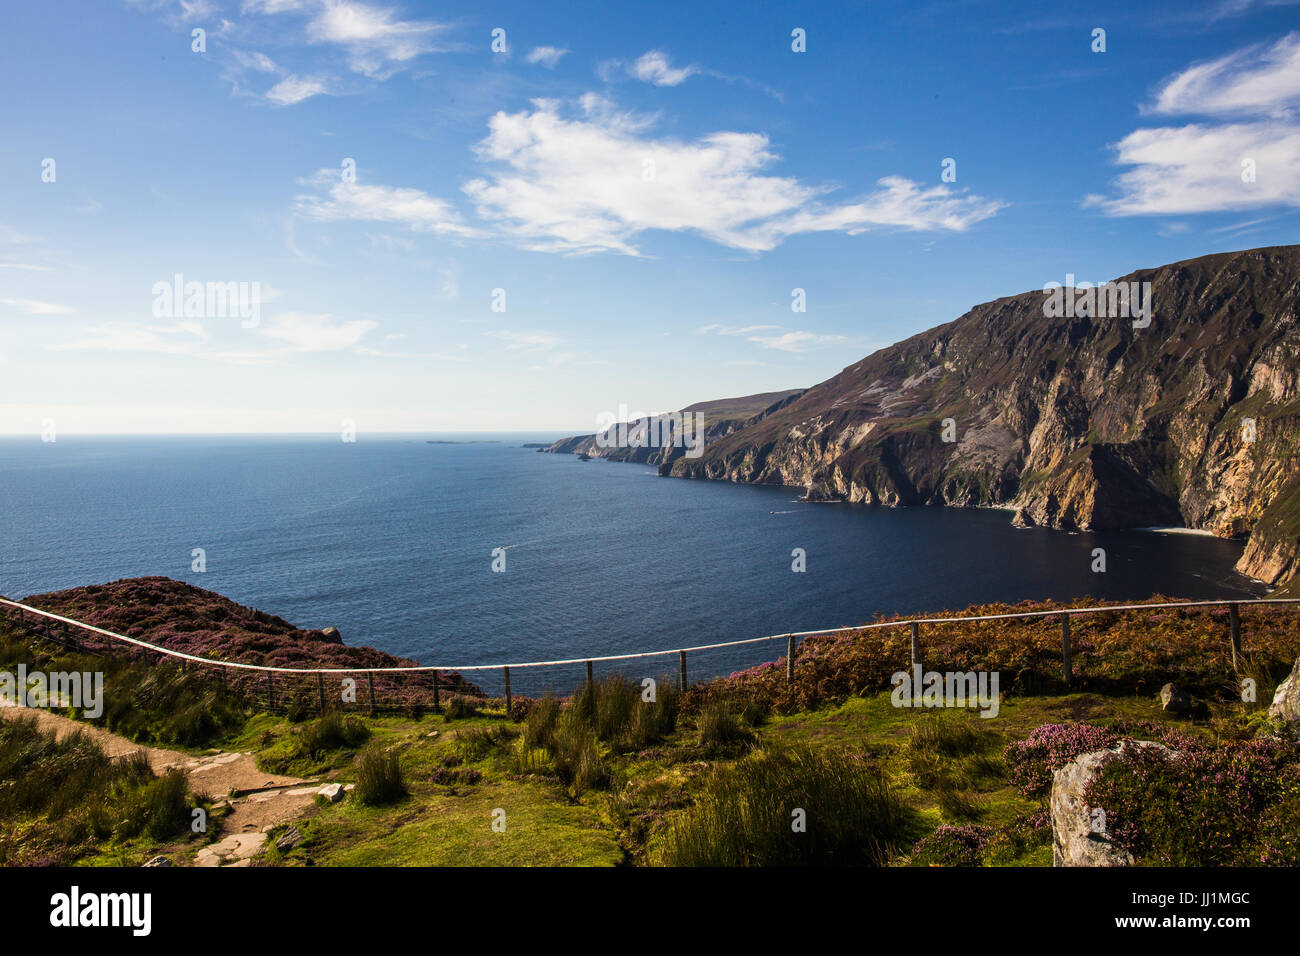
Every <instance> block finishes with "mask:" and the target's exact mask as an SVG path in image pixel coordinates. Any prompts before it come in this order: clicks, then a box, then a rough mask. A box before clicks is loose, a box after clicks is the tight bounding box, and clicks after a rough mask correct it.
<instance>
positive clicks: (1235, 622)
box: [1228, 602, 1241, 671]
mask: <svg viewBox="0 0 1300 956" xmlns="http://www.w3.org/2000/svg"><path fill="white" fill-rule="evenodd" d="M1228 631H1229V635H1230V637H1231V638H1232V669H1233V670H1234V671H1236V670H1237V669H1238V667H1239V666H1240V663H1241V611H1240V610H1239V609H1238V607H1237V605H1236V603H1235V602H1234V603H1232V604H1229V605H1228Z"/></svg>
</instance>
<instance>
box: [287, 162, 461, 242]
mask: <svg viewBox="0 0 1300 956" xmlns="http://www.w3.org/2000/svg"><path fill="white" fill-rule="evenodd" d="M311 182H312V183H313V184H314V185H317V186H320V187H324V188H325V189H326V195H325V196H310V195H304V196H299V197H297V204H298V210H299V212H301V213H302V214H303V215H305V216H307V217H308V218H311V219H316V220H319V221H322V222H339V221H345V220H353V221H363V222H391V223H397V224H400V225H404V226H406V227H407V228H410V229H413V230H415V231H417V232H433V233H437V234H439V235H450V236H462V237H468V236H473V235H476V234H477V230H475V229H473V228H471V227H470V226H467V225H465V224H464V223H463V222H462V221H461V218H460V214H459V213H457V212H456V210H455V209H453V208H452V206H451V204H450V203H448V202H447V201H446V200H444V199H439V198H437V197H436V196H430V195H429V194H428V193H426V192H424V191H423V190H421V189H413V188H406V187H398V186H382V185H367V184H362V183H355V182H354V183H346V182H343V180H342V177H341V176H340V174H339V171H338V170H337V169H333V170H330V169H324V170H321V171H320V172H319V173H317V174H316V176H315V177H314V178H313V179H312V180H311Z"/></svg>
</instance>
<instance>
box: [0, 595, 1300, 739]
mask: <svg viewBox="0 0 1300 956" xmlns="http://www.w3.org/2000/svg"><path fill="white" fill-rule="evenodd" d="M1279 604H1280V605H1294V604H1300V598H1250V599H1239V600H1210V601H1171V602H1163V603H1159V604H1112V605H1102V606H1099V607H1084V608H1055V609H1052V610H1043V611H1020V612H1013V613H1007V614H983V615H965V616H960V615H954V616H948V617H919V618H907V619H903V620H896V621H878V622H875V623H871V624H859V625H852V626H850V625H846V626H843V627H832V628H822V629H819V630H811V631H791V632H786V633H782V634H768V635H764V636H763V637H750V638H744V639H741V640H735V641H722V642H718V643H714V644H696V645H692V646H689V647H679V648H670V649H665V650H658V651H638V652H635V653H629V654H604V655H593V656H590V657H572V658H565V659H562V660H547V661H524V662H515V663H510V664H464V665H448V664H417V665H409V666H400V667H277V666H273V665H266V664H248V663H244V662H241V661H223V660H217V659H214V658H210V657H203V656H200V655H196V654H188V653H185V652H183V651H177V650H173V649H171V648H167V647H162V646H160V645H157V644H151V643H149V642H148V641H143V640H140V639H139V638H134V637H129V636H127V635H125V634H118V633H116V632H114V631H109V630H106V629H104V628H101V627H96V626H94V625H91V624H86V623H84V622H82V621H77V620H74V619H72V618H68V617H63V616H61V615H58V614H54V613H52V612H50V611H43V610H41V609H40V608H35V607H31V606H29V605H26V604H22V603H19V602H18V601H11V600H8V599H6V598H0V615H3V616H4V617H5V618H7V619H9V620H10V621H14V620H16V621H17V623H18V625H19V627H20V628H21V629H23V630H25V631H28V632H30V633H33V634H35V635H36V636H38V637H41V638H44V639H46V640H50V641H53V642H55V643H58V644H61V645H63V646H65V647H68V648H70V649H74V650H78V651H83V652H87V653H92V654H94V653H104V651H105V649H106V648H101V647H96V646H95V645H93V644H91V643H87V641H86V640H85V639H84V638H83V637H81V636H79V635H82V634H89V635H95V636H97V637H101V638H107V639H108V642H109V644H108V645H107V646H108V647H111V645H112V643H113V642H118V643H121V644H126V645H128V646H131V647H133V648H136V649H138V650H140V651H144V652H147V653H149V654H156V655H159V656H160V657H162V658H164V659H171V660H174V661H176V662H178V663H179V664H180V666H181V668H182V670H185V669H186V668H187V666H188V665H191V664H192V665H195V666H197V667H201V668H212V669H214V671H215V674H216V677H217V679H218V680H219V681H220V684H221V687H222V688H223V689H231V685H232V684H234V685H236V686H238V687H240V688H241V689H243V690H245V691H246V692H251V693H253V694H255V695H256V696H257V697H261V696H262V693H264V694H265V700H266V707H267V709H268V710H271V711H277V710H284V709H285V706H286V704H287V702H288V700H289V699H290V698H291V697H292V696H295V695H296V696H298V697H301V696H302V688H303V686H304V683H305V684H306V686H308V687H309V688H310V689H311V690H314V691H315V692H316V693H315V695H314V696H316V697H318V700H319V707H320V710H321V712H322V713H323V712H324V711H325V710H326V709H327V695H326V692H325V678H326V676H327V675H329V676H331V677H347V676H348V675H357V676H358V677H363V678H364V679H365V688H366V691H367V706H368V708H369V710H370V712H371V713H372V714H373V713H376V712H377V710H378V709H379V705H378V701H379V699H380V698H384V699H385V700H387V701H393V702H399V703H404V704H406V705H410V704H411V703H412V694H413V693H414V694H416V695H418V696H419V697H420V698H422V699H423V700H428V699H429V696H431V698H432V701H431V702H432V705H433V709H434V711H435V712H437V711H439V710H440V709H441V707H442V704H443V701H442V699H441V698H442V694H443V689H444V688H446V687H447V686H448V684H447V680H448V679H449V675H453V674H460V673H465V672H469V673H476V672H487V673H499V674H500V675H501V677H502V678H503V679H504V684H505V695H504V696H505V703H506V710H507V713H509V712H510V710H511V704H512V702H513V694H512V691H511V680H510V675H511V671H521V670H531V669H537V668H553V667H573V666H578V665H585V666H586V681H587V683H588V684H590V683H591V682H592V681H593V680H594V671H595V665H596V664H601V663H611V662H617V661H632V660H642V659H649V658H672V657H674V656H675V657H676V658H677V679H678V683H679V686H680V688H681V689H682V690H685V689H686V688H687V687H688V686H689V683H690V682H689V675H688V670H687V655H688V654H699V653H703V652H707V651H716V650H720V649H725V648H735V647H741V646H746V645H751V644H761V643H765V642H768V641H781V640H784V641H785V642H786V654H785V661H786V674H785V679H786V683H787V684H789V683H792V682H793V680H794V674H795V667H796V651H797V650H798V647H799V643H800V641H801V640H808V639H812V638H822V637H830V636H834V635H837V634H847V633H856V632H862V631H873V630H880V629H886V628H908V630H909V636H910V642H911V662H910V663H911V665H912V666H913V667H916V666H921V664H922V658H923V651H924V648H923V644H922V639H921V627H922V626H923V625H924V626H945V625H952V624H975V623H981V622H989V621H1007V620H1017V619H1025V620H1027V619H1038V618H1055V619H1057V620H1058V621H1059V625H1060V634H1061V638H1060V639H1061V662H1062V668H1063V674H1064V679H1065V684H1066V685H1067V686H1069V685H1070V684H1071V683H1072V681H1073V673H1072V662H1071V633H1070V630H1071V628H1070V622H1071V619H1073V618H1076V617H1081V616H1084V615H1089V614H1113V613H1116V612H1124V611H1156V610H1163V609H1187V608H1206V607H1227V608H1228V635H1227V636H1228V640H1229V643H1230V646H1231V651H1232V667H1233V670H1234V671H1238V670H1239V669H1240V664H1241V661H1242V642H1241V613H1240V608H1241V607H1242V606H1260V605H1279ZM28 615H32V616H33V617H34V618H35V620H34V621H29V620H28V617H27V616H28ZM276 675H282V678H283V679H282V681H281V682H280V685H279V686H277V682H276V679H275V678H276ZM313 675H314V677H315V680H314V681H312V680H310V678H311V676H313ZM398 675H410V676H409V677H407V678H406V680H404V681H398V680H395V678H396V677H398ZM290 680H291V681H296V682H297V683H296V685H295V684H288V686H286V683H287V681H290ZM257 685H263V686H262V693H258V691H257ZM295 688H296V689H295Z"/></svg>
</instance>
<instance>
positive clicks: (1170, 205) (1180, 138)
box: [1085, 122, 1300, 216]
mask: <svg viewBox="0 0 1300 956" xmlns="http://www.w3.org/2000/svg"><path fill="white" fill-rule="evenodd" d="M1115 150H1116V154H1117V162H1118V163H1119V164H1120V165H1123V166H1134V167H1136V168H1134V169H1131V170H1129V171H1128V172H1125V173H1123V174H1122V175H1121V176H1120V177H1119V178H1118V179H1117V180H1116V186H1118V188H1119V192H1120V195H1119V196H1118V197H1115V198H1101V197H1089V200H1087V201H1085V205H1095V206H1099V207H1101V208H1102V209H1103V210H1104V211H1105V212H1106V213H1107V214H1108V215H1112V216H1140V215H1182V214H1186V213H1200V212H1217V211H1223V210H1231V209H1249V208H1255V207H1260V206H1270V205H1278V204H1281V205H1288V206H1300V177H1298V176H1297V175H1296V173H1295V171H1296V170H1297V169H1300V127H1297V126H1288V125H1286V124H1282V123H1273V122H1261V123H1234V124H1230V125H1224V126H1202V125H1197V124H1192V125H1190V126H1182V127H1162V128H1159V129H1140V130H1136V131H1134V132H1132V133H1129V134H1128V135H1127V136H1125V137H1124V139H1122V140H1120V142H1119V143H1118V144H1117V145H1116V147H1115ZM1247 159H1249V160H1254V163H1255V181H1254V182H1253V183H1252V182H1243V181H1242V173H1243V168H1242V162H1243V160H1247Z"/></svg>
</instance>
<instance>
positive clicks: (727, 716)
mask: <svg viewBox="0 0 1300 956" xmlns="http://www.w3.org/2000/svg"><path fill="white" fill-rule="evenodd" d="M695 725H696V727H698V728H699V731H700V746H701V747H702V748H703V749H704V750H705V752H707V753H710V754H724V753H728V752H733V751H736V750H745V749H748V748H749V747H750V746H752V745H753V743H754V735H753V734H752V733H751V732H750V731H749V730H748V729H746V727H745V726H744V725H743V724H742V723H741V722H740V719H739V718H738V717H737V716H736V714H735V713H734V712H733V711H732V709H731V705H730V704H728V703H727V702H726V701H724V700H715V701H711V702H709V703H707V704H705V705H704V706H703V707H702V708H701V709H700V712H699V715H698V716H697V717H696V718H695Z"/></svg>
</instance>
